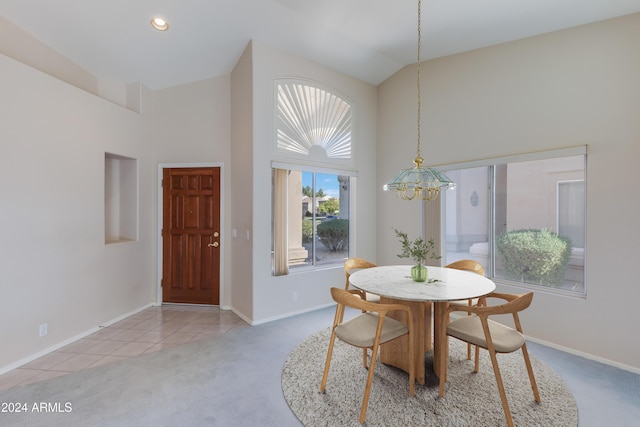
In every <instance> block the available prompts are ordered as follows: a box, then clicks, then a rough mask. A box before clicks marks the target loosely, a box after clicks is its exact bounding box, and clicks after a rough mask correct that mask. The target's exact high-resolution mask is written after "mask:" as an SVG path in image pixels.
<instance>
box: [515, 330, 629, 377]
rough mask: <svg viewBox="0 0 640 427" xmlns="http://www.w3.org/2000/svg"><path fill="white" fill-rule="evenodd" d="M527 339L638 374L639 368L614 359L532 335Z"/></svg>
mask: <svg viewBox="0 0 640 427" xmlns="http://www.w3.org/2000/svg"><path fill="white" fill-rule="evenodd" d="M527 341H531V342H534V343H536V344H540V345H544V346H545V347H550V348H553V349H556V350H559V351H562V352H565V353H569V354H572V355H574V356H580V357H583V358H585V359H588V360H593V361H594V362H599V363H602V364H604V365H609V366H613V367H614V368H618V369H622V370H623V371H628V372H631V373H634V374H639V375H640V368H636V367H634V366H629V365H625V364H624V363H619V362H616V361H614V360H609V359H605V358H603V357H599V356H595V355H593V354H590V353H584V352H582V351H578V350H575V349H572V348H569V347H564V346H561V345H558V344H554V343H552V342H549V341H545V340H541V339H539V338H533V337H530V336H527Z"/></svg>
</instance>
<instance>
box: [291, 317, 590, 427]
mask: <svg viewBox="0 0 640 427" xmlns="http://www.w3.org/2000/svg"><path fill="white" fill-rule="evenodd" d="M329 337H330V329H326V330H323V331H320V332H317V333H315V334H313V335H311V336H310V337H308V338H307V339H305V340H304V341H303V342H302V343H301V344H299V345H298V346H297V347H296V348H295V349H294V350H293V351H292V352H291V353H290V354H289V357H288V359H287V361H286V362H285V365H284V368H283V370H282V390H283V393H284V396H285V399H286V400H287V403H288V404H289V407H290V408H291V410H292V411H293V413H294V414H295V415H296V416H297V417H298V419H299V420H300V421H301V422H302V424H304V425H305V426H308V427H310V426H331V427H337V426H359V425H360V424H359V423H358V417H359V414H360V407H361V405H362V397H363V394H364V388H365V382H366V375H367V371H366V370H365V369H364V368H363V367H362V350H360V349H358V348H355V347H352V346H350V345H348V344H345V343H343V342H341V341H340V340H336V344H335V347H334V352H333V358H332V360H331V368H330V371H329V378H328V381H327V387H326V390H325V393H321V392H320V382H321V381H322V373H323V370H324V363H325V359H326V356H327V349H328V346H329ZM531 363H532V364H533V371H534V374H535V377H536V381H537V383H538V389H539V391H540V397H541V399H542V403H540V404H538V403H536V402H535V401H534V400H533V392H532V391H531V385H530V383H529V377H528V376H527V371H526V367H525V364H524V359H523V357H522V353H521V352H520V351H517V352H515V353H511V354H498V364H499V365H500V372H501V373H502V378H503V381H504V383H505V390H506V393H507V399H508V401H509V407H510V409H511V414H512V416H513V421H514V423H515V425H516V426H544V427H550V426H558V427H573V426H576V425H577V424H578V408H577V405H576V402H575V399H574V398H573V395H572V394H571V392H570V391H569V389H568V388H567V387H566V385H565V384H564V382H563V381H562V380H561V379H560V377H558V375H557V374H556V373H555V372H554V371H553V369H551V368H550V367H549V366H547V365H546V364H544V363H543V362H542V361H540V360H539V359H538V358H536V357H535V356H531ZM426 364H427V373H428V377H427V381H426V384H425V385H420V384H416V395H415V396H414V397H411V396H409V376H408V374H407V373H405V372H403V371H401V370H399V369H396V368H393V367H390V366H386V365H384V364H382V363H380V362H378V363H377V365H376V368H375V376H374V380H373V385H372V388H371V395H370V398H369V407H368V410H367V418H366V424H365V425H367V426H384V427H395V426H398V427H405V426H473V427H478V426H487V427H496V426H503V425H506V420H505V417H504V412H503V411H502V404H501V401H500V394H499V393H498V388H497V386H496V380H495V376H494V374H493V369H492V368H491V360H490V358H489V354H488V352H487V351H486V350H481V351H480V371H479V372H478V373H477V374H474V373H473V362H472V361H469V360H467V358H466V345H465V344H464V343H462V342H460V341H458V340H455V339H450V358H449V373H448V381H447V385H446V389H445V390H446V394H445V397H444V398H439V397H438V392H439V388H438V382H437V381H438V380H437V378H436V377H435V375H434V374H433V373H432V365H433V362H432V359H431V354H430V353H428V354H427V358H426Z"/></svg>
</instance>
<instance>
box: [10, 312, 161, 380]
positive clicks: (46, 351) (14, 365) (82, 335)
mask: <svg viewBox="0 0 640 427" xmlns="http://www.w3.org/2000/svg"><path fill="white" fill-rule="evenodd" d="M156 305H158V304H154V303H151V304H147V305H145V306H143V307H140V308H137V309H135V310H133V311H131V312H129V313H126V314H123V315H122V316H118V317H116V318H115V319H113V320H109V321H108V322H105V323H102V324H100V325H98V326H95V327H93V328H91V329H89V330H86V331H84V332H82V333H80V334H78V335H75V336H73V337H71V338H68V339H66V340H64V341H61V342H59V343H57V344H55V345H53V346H51V347H48V348H46V349H44V350H42V351H39V352H37V353H35V354H32V355H30V356H27V357H25V358H23V359H20V360H18V361H17V362H14V363H11V364H10V365H7V366H4V367H2V368H0V375H2V374H6V373H7V372H9V371H12V370H14V369H16V368H19V367H21V366H23V365H26V364H27V363H29V362H33V361H34V360H36V359H39V358H41V357H42V356H46V355H47V354H49V353H52V352H54V351H56V350H58V349H60V348H62V347H64V346H66V345H69V344H71V343H74V342H76V341H78V340H80V339H82V338H85V337H87V336H89V335H91V334H93V333H95V332H98V331H99V330H100V329H102V328H104V327H106V326H111V325H113V324H114V323H116V322H119V321H121V320H124V319H126V318H127V317H129V316H133V315H134V314H136V313H139V312H141V311H142V310H146V309H147V308H149V307H153V306H156Z"/></svg>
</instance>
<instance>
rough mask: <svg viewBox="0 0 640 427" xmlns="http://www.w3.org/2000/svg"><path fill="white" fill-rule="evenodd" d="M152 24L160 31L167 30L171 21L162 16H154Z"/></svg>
mask: <svg viewBox="0 0 640 427" xmlns="http://www.w3.org/2000/svg"><path fill="white" fill-rule="evenodd" d="M151 26H152V27H153V28H155V29H156V30H158V31H167V30H168V29H169V23H168V22H167V21H165V20H164V19H162V18H153V19H152V20H151Z"/></svg>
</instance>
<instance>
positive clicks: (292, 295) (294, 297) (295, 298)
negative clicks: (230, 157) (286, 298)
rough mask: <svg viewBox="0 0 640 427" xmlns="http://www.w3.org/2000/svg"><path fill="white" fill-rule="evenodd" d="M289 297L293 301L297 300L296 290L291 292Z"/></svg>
mask: <svg viewBox="0 0 640 427" xmlns="http://www.w3.org/2000/svg"><path fill="white" fill-rule="evenodd" d="M291 298H292V299H293V302H296V301H298V293H297V292H294V293H292V294H291Z"/></svg>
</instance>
